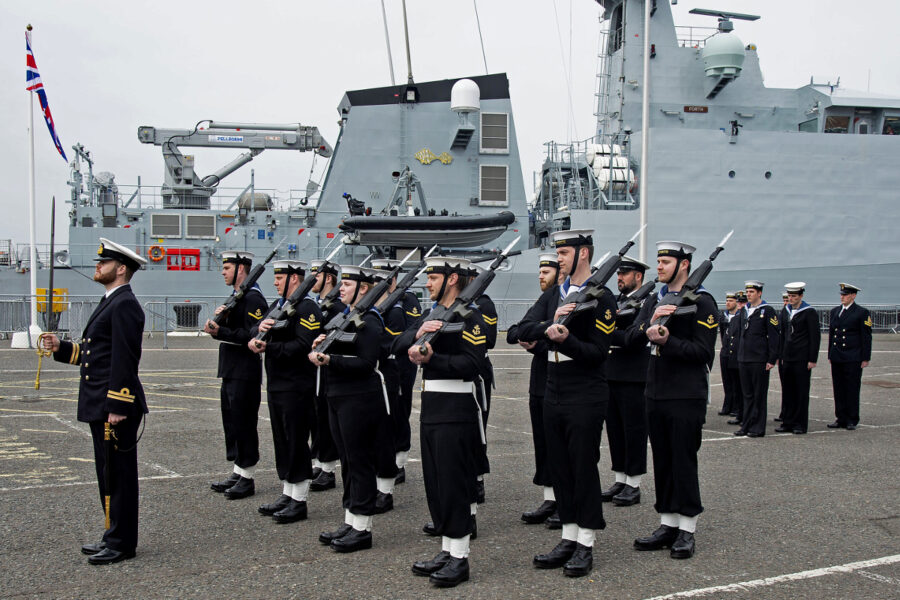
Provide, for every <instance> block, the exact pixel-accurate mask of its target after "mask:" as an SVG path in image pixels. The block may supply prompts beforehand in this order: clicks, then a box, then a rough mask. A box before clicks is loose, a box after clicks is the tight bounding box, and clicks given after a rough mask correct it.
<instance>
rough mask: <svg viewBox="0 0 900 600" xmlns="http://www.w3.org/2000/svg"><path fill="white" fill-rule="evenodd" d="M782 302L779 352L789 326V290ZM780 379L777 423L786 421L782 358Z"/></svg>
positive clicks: (779, 371) (775, 419)
mask: <svg viewBox="0 0 900 600" xmlns="http://www.w3.org/2000/svg"><path fill="white" fill-rule="evenodd" d="M781 302H782V304H783V308H782V309H781V313H780V314H779V316H778V319H779V321H780V322H781V325H782V328H781V329H782V331H781V342H780V344H782V345H779V350H778V352H779V354H780V353H781V350H783V342H784V327H787V307H788V305H789V304H790V299H789V298H788V293H787V291H784V292H782V293H781ZM778 381H779V383H781V406H780V407H779V409H778V416H777V417H775V418H774V419H772V420H773V421H775V422H776V423H781V422H782V421H784V387H785V383H784V362H783V361H782V360H779V361H778ZM779 429H781V430H782V431H784V428H783V427H776V428H775V431H779ZM788 431H790V430H788Z"/></svg>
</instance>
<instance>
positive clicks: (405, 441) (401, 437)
mask: <svg viewBox="0 0 900 600" xmlns="http://www.w3.org/2000/svg"><path fill="white" fill-rule="evenodd" d="M397 369H398V370H399V372H400V393H399V394H398V396H397V410H396V411H394V409H393V407H391V418H392V420H393V421H394V450H395V451H396V452H409V449H410V448H411V447H412V431H411V429H410V427H409V417H410V415H412V399H413V386H415V384H416V365H414V364H412V363H411V362H410V361H409V360H407V359H406V358H405V357H404V358H402V359H398V360H397Z"/></svg>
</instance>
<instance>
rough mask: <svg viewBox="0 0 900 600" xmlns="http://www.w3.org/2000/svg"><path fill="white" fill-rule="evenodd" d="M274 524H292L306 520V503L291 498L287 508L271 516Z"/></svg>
mask: <svg viewBox="0 0 900 600" xmlns="http://www.w3.org/2000/svg"><path fill="white" fill-rule="evenodd" d="M272 518H273V519H274V520H275V522H276V523H294V522H296V521H303V520H305V519H306V502H305V501H302V500H294V499H293V498H291V501H290V503H288V505H287V506H285V507H284V508H282V509H281V510H279V511H278V512H277V513H275V514H274V515H272Z"/></svg>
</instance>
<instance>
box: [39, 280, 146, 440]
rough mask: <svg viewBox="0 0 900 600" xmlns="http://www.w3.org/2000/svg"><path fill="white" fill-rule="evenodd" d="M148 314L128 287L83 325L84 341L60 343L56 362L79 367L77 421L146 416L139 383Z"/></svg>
mask: <svg viewBox="0 0 900 600" xmlns="http://www.w3.org/2000/svg"><path fill="white" fill-rule="evenodd" d="M143 332H144V311H143V310H142V309H141V305H140V303H139V302H138V301H137V298H135V297H134V293H132V291H131V286H130V285H123V286H122V287H120V288H118V289H116V290H114V291H113V293H112V294H110V296H109V298H106V299H105V300H104V301H103V302H102V303H101V305H100V306H99V307H98V308H97V309H96V310H95V311H94V313H93V314H92V315H91V317H90V319H89V320H88V322H87V324H86V325H85V327H84V331H83V332H82V335H81V343H77V342H67V341H62V340H60V342H59V350H57V351H56V352H55V353H54V354H53V358H54V359H55V360H57V361H59V362H64V363H69V364H72V365H80V366H81V381H80V382H79V385H78V420H79V421H82V422H85V423H89V422H91V421H106V418H107V415H108V414H109V413H114V414H117V415H124V416H126V417H136V416H138V415H141V414H143V413H146V412H147V401H146V399H145V398H144V388H143V387H142V386H141V382H140V380H139V379H138V363H139V362H140V360H141V336H142V335H143Z"/></svg>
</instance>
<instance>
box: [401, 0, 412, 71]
mask: <svg viewBox="0 0 900 600" xmlns="http://www.w3.org/2000/svg"><path fill="white" fill-rule="evenodd" d="M403 35H404V37H405V38H406V71H407V72H408V73H409V79H408V80H407V83H408V84H410V85H412V84H413V76H412V56H410V54H409V23H408V22H407V20H406V0H403Z"/></svg>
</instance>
